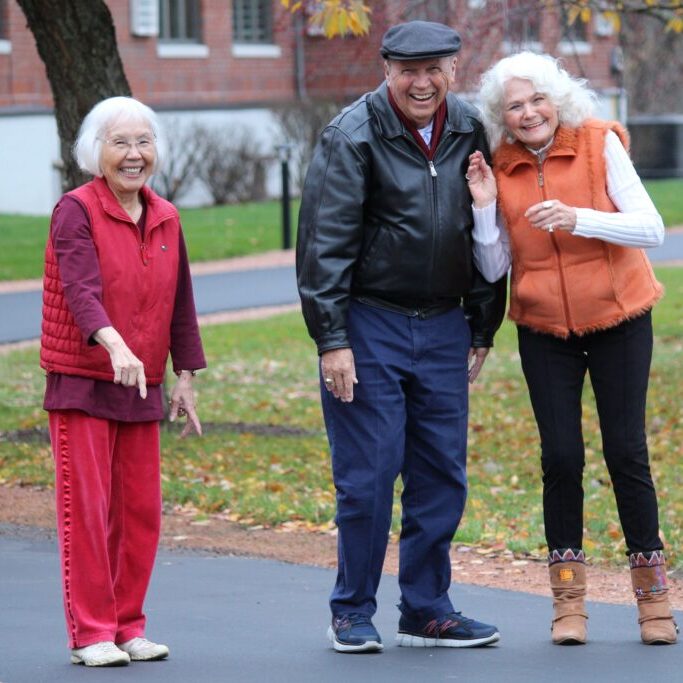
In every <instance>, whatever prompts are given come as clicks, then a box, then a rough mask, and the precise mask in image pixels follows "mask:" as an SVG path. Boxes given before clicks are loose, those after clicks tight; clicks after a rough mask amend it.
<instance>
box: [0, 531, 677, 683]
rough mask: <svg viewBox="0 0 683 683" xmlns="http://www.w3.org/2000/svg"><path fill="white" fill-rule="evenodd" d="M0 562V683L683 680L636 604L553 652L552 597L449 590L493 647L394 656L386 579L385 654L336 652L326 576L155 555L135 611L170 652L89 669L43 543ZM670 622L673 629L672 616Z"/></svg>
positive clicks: (378, 620) (13, 538) (53, 556)
mask: <svg viewBox="0 0 683 683" xmlns="http://www.w3.org/2000/svg"><path fill="white" fill-rule="evenodd" d="M0 558H2V559H1V561H0V633H2V637H1V638H0V681H1V682H2V683H71V682H80V681H86V680H87V681H93V680H95V678H96V679H97V680H98V681H113V680H116V681H130V682H131V683H214V682H215V683H218V682H221V683H226V682H240V683H242V682H244V683H251V682H252V681H253V682H255V683H256V682H258V683H268V682H270V681H273V682H275V681H278V682H287V683H289V682H292V683H308V682H311V683H313V682H315V683H326V682H328V681H329V682H330V683H336V682H337V681H339V682H342V681H343V682H344V683H348V682H349V681H351V682H360V681H368V682H370V681H372V683H402V682H404V681H406V682H408V681H409V682H415V683H422V682H423V681H463V682H464V681H466V682H467V683H470V682H473V681H474V682H477V681H486V682H488V681H496V682H504V683H518V682H519V683H522V682H523V683H533V682H536V681H539V682H546V681H547V682H548V683H551V682H552V683H564V682H567V683H570V682H571V683H576V681H577V680H584V681H600V683H612V682H614V683H616V682H619V683H624V682H625V681H640V680H646V681H648V680H661V681H676V680H681V679H680V675H681V667H682V665H683V648H682V646H681V644H680V643H679V644H678V645H675V646H668V647H667V646H663V647H662V646H660V647H653V646H646V645H643V644H642V643H641V642H640V639H639V630H638V625H637V623H636V610H635V607H627V606H618V605H605V604H599V603H590V604H589V606H588V611H589V614H590V621H589V638H590V641H589V643H588V644H587V645H585V646H582V647H558V646H554V645H552V644H551V643H550V634H549V616H550V613H551V602H550V599H549V598H544V597H539V596H534V595H529V594H526V593H515V592H512V591H502V590H494V589H486V588H480V587H475V586H469V585H458V586H454V587H453V588H452V589H451V593H452V598H453V600H454V602H455V604H456V606H457V607H458V608H459V609H462V610H463V612H464V613H465V614H468V615H472V616H475V617H477V618H479V619H482V620H488V621H489V622H492V623H495V624H496V625H497V626H498V628H499V629H500V632H501V640H500V642H499V643H498V644H497V645H495V646H491V647H487V648H479V649H461V650H450V649H447V648H438V649H434V648H428V649H414V648H399V647H396V645H395V644H394V635H395V629H396V623H397V618H398V611H397V609H396V607H395V603H396V602H397V601H398V597H399V595H398V588H397V583H396V578H395V577H393V576H384V577H383V579H382V584H381V587H380V592H379V596H378V604H379V609H378V613H377V615H376V617H375V624H376V626H377V627H378V629H379V630H380V633H381V634H382V636H383V639H384V642H385V650H384V652H383V653H381V654H373V655H343V654H338V653H336V652H334V651H333V650H332V649H331V648H330V646H329V643H328V642H327V639H326V637H325V631H326V629H327V624H328V619H329V616H328V608H327V597H328V594H329V591H330V589H331V587H332V584H333V580H334V573H333V572H332V571H331V570H327V569H319V568H314V567H307V566H300V565H291V564H285V563H281V562H275V561H267V560H253V559H247V558H240V557H225V556H215V555H209V554H196V553H193V554H186V553H175V552H174V553H172V552H168V551H164V552H162V553H160V555H159V558H158V560H157V564H156V568H155V572H154V576H153V578H152V585H151V587H150V592H149V595H148V599H147V604H146V608H147V609H146V612H147V618H148V624H147V634H148V636H149V637H150V638H152V639H157V640H159V641H160V642H165V643H168V645H169V647H170V649H171V657H170V658H169V660H168V661H164V662H153V663H152V662H150V663H134V664H131V665H130V666H128V667H125V668H112V669H99V670H96V671H93V670H92V669H86V668H85V667H83V666H74V665H72V664H70V663H69V658H68V649H67V647H66V634H65V628H64V621H63V615H62V611H61V593H60V584H59V560H58V556H57V550H56V544H55V542H54V540H50V539H45V538H36V537H35V536H33V537H26V536H21V535H19V536H17V535H13V534H10V535H3V529H0ZM589 576H590V573H589ZM677 618H678V622H679V623H682V622H683V614H681V613H677Z"/></svg>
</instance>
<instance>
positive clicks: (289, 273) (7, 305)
mask: <svg viewBox="0 0 683 683" xmlns="http://www.w3.org/2000/svg"><path fill="white" fill-rule="evenodd" d="M192 287H193V289H194V295H195V303H196V307H197V313H198V314H199V315H204V314H206V313H219V312H223V311H237V310H241V309H245V308H255V307H261V306H277V305H282V304H291V303H296V302H298V301H299V295H298V293H297V289H296V277H295V273H294V267H293V266H278V267H275V268H259V269H255V270H235V271H228V272H224V273H212V274H209V275H195V276H193V278H192ZM41 307H42V292H41V291H39V290H33V291H24V292H11V293H3V294H0V321H2V322H1V325H0V344H6V343H9V342H18V341H25V340H28V339H36V338H37V337H39V336H40V319H41Z"/></svg>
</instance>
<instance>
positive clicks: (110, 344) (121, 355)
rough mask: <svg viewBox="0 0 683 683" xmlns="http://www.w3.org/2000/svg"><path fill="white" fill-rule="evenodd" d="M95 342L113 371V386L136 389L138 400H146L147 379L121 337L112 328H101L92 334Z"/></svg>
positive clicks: (138, 361)
mask: <svg viewBox="0 0 683 683" xmlns="http://www.w3.org/2000/svg"><path fill="white" fill-rule="evenodd" d="M93 338H94V339H95V341H96V342H97V343H98V344H100V345H101V346H103V347H104V348H105V349H106V350H107V353H109V358H110V360H111V366H112V368H113V370H114V384H123V386H124V387H135V386H137V387H138V390H139V391H140V398H147V379H146V378H145V366H144V365H143V364H142V361H141V360H140V359H139V358H138V357H137V356H136V355H135V354H134V353H133V352H132V351H131V350H130V349H129V348H128V346H127V344H126V342H124V341H123V338H122V337H121V335H120V334H119V333H118V332H117V331H116V330H115V329H114V328H113V327H101V328H100V329H99V330H97V332H95V334H93Z"/></svg>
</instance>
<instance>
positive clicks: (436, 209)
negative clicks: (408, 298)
mask: <svg viewBox="0 0 683 683" xmlns="http://www.w3.org/2000/svg"><path fill="white" fill-rule="evenodd" d="M427 165H428V166H429V174H430V175H431V176H432V205H433V206H432V211H433V212H434V229H433V230H432V267H431V273H433V272H434V270H435V268H436V247H437V233H438V232H439V201H438V198H437V196H436V178H437V173H436V167H435V166H434V162H433V161H432V160H431V159H428V160H427ZM429 292H430V293H433V292H432V277H431V274H430V276H429Z"/></svg>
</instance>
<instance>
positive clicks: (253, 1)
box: [232, 0, 275, 48]
mask: <svg viewBox="0 0 683 683" xmlns="http://www.w3.org/2000/svg"><path fill="white" fill-rule="evenodd" d="M249 13H252V19H253V18H255V21H252V27H251V28H248V27H245V23H246V22H247V15H248V14H249ZM274 24H275V22H274V17H273V3H272V2H268V1H267V0H232V42H233V45H239V46H252V47H253V48H257V47H259V46H260V47H265V46H272V45H274Z"/></svg>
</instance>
